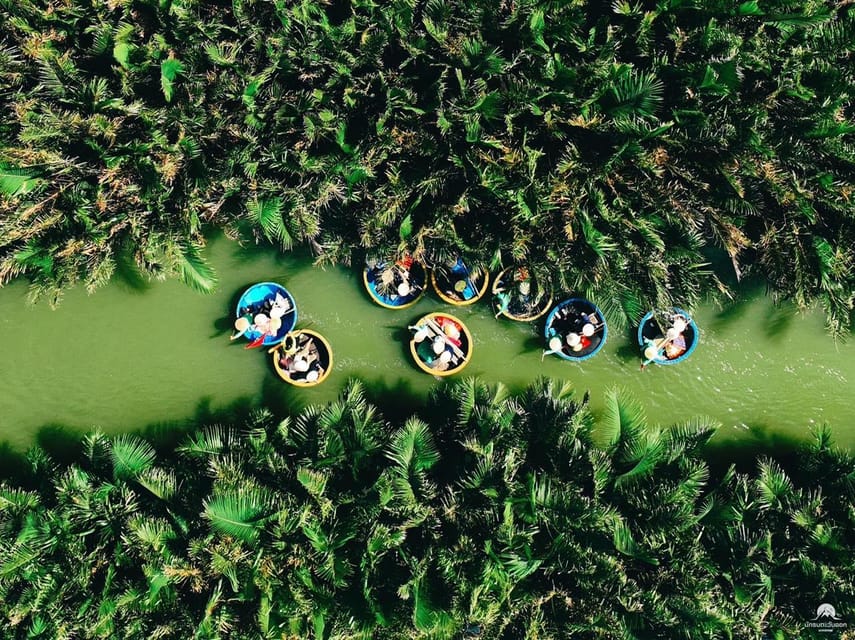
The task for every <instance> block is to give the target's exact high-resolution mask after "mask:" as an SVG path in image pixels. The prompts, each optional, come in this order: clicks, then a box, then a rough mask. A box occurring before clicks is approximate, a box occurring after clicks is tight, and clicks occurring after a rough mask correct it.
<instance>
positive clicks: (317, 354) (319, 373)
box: [273, 329, 332, 387]
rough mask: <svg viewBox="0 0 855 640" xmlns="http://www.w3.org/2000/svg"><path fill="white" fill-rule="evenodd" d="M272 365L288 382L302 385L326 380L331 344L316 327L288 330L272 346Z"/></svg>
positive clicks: (330, 367)
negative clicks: (276, 343) (273, 346)
mask: <svg viewBox="0 0 855 640" xmlns="http://www.w3.org/2000/svg"><path fill="white" fill-rule="evenodd" d="M273 366H274V368H275V369H276V373H277V374H278V375H279V377H280V378H282V379H283V380H284V381H285V382H288V383H290V384H293V385H295V386H300V387H311V386H315V385H318V384H320V383H321V382H323V381H324V380H326V378H327V376H328V375H329V373H330V371H331V369H332V348H331V347H330V345H329V343H328V342H327V341H326V339H325V338H324V337H323V336H322V335H321V334H319V333H316V332H314V331H309V330H308V329H303V330H301V331H297V332H294V333H289V334H288V335H286V336H285V339H284V340H283V341H282V342H281V343H280V345H279V346H278V347H277V348H275V349H273Z"/></svg>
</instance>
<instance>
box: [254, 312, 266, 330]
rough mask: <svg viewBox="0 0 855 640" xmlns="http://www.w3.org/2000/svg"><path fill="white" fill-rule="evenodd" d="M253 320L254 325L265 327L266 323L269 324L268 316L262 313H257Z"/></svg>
mask: <svg viewBox="0 0 855 640" xmlns="http://www.w3.org/2000/svg"><path fill="white" fill-rule="evenodd" d="M253 322H255V326H256V327H266V326H267V325H268V324H270V318H269V317H268V316H267V315H265V314H263V313H259V314H258V315H257V316H255V318H254V319H253Z"/></svg>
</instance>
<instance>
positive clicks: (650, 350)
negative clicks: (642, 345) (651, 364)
mask: <svg viewBox="0 0 855 640" xmlns="http://www.w3.org/2000/svg"><path fill="white" fill-rule="evenodd" d="M658 355H659V351H658V349H656V347H654V346H653V345H650V346H649V347H647V348H646V349H645V350H644V357H645V358H647V359H648V360H655V359H656V356H658Z"/></svg>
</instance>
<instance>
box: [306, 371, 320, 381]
mask: <svg viewBox="0 0 855 640" xmlns="http://www.w3.org/2000/svg"><path fill="white" fill-rule="evenodd" d="M319 376H320V374H319V373H318V370H317V369H312V370H311V371H309V373H307V374H306V382H314V381H315V380H317V379H318V377H319Z"/></svg>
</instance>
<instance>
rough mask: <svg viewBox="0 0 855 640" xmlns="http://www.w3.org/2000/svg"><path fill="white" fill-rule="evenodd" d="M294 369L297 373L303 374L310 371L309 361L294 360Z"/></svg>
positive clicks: (303, 359) (302, 359)
mask: <svg viewBox="0 0 855 640" xmlns="http://www.w3.org/2000/svg"><path fill="white" fill-rule="evenodd" d="M294 368H295V369H296V370H297V371H300V372H303V371H308V370H309V361H308V360H306V359H305V358H300V359H299V360H294Z"/></svg>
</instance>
